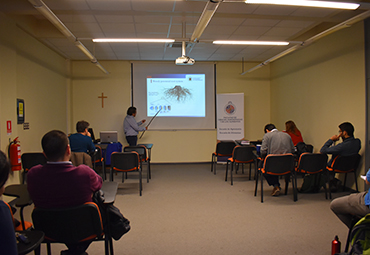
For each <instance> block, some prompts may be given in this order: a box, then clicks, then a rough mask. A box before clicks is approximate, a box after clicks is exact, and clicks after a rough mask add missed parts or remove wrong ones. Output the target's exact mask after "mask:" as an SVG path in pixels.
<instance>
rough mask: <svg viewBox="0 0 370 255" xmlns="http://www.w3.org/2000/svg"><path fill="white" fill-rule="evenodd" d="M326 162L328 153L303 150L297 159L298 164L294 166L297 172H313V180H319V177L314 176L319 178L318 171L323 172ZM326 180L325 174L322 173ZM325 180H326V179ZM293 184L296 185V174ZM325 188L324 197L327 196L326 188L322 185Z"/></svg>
mask: <svg viewBox="0 0 370 255" xmlns="http://www.w3.org/2000/svg"><path fill="white" fill-rule="evenodd" d="M327 162H328V155H326V154H323V153H309V152H305V153H302V154H301V156H300V157H299V160H298V165H297V167H296V168H295V171H296V173H297V174H299V173H300V174H303V175H305V174H314V175H315V181H318V182H320V179H319V180H317V179H316V178H317V177H319V178H321V177H322V176H321V175H319V174H320V173H325V170H326V165H327ZM324 178H325V180H326V175H324ZM326 181H327V180H326ZM295 186H296V187H298V186H297V176H296V178H295ZM324 189H325V197H326V198H327V189H326V185H324Z"/></svg>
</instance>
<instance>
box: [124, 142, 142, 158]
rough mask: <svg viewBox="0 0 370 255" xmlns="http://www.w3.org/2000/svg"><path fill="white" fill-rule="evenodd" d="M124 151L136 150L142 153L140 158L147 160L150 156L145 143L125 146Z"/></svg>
mask: <svg viewBox="0 0 370 255" xmlns="http://www.w3.org/2000/svg"><path fill="white" fill-rule="evenodd" d="M123 151H124V152H131V151H136V152H137V153H139V155H140V159H142V160H144V161H146V160H148V156H147V153H146V147H145V146H144V145H137V146H125V147H124V148H123Z"/></svg>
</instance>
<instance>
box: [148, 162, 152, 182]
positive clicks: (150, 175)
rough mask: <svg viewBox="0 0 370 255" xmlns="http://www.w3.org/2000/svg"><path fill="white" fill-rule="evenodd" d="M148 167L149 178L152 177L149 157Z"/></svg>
mask: <svg viewBox="0 0 370 255" xmlns="http://www.w3.org/2000/svg"><path fill="white" fill-rule="evenodd" d="M148 167H149V179H152V169H151V168H150V159H149V160H148Z"/></svg>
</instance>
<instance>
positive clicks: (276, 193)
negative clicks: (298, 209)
mask: <svg viewBox="0 0 370 255" xmlns="http://www.w3.org/2000/svg"><path fill="white" fill-rule="evenodd" d="M280 190H281V189H280V187H279V186H276V187H274V189H273V190H272V193H271V196H274V197H277V196H279V195H280Z"/></svg>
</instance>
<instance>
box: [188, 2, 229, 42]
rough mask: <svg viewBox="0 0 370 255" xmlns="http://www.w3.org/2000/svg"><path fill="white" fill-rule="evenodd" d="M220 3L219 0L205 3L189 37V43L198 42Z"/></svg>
mask: <svg viewBox="0 0 370 255" xmlns="http://www.w3.org/2000/svg"><path fill="white" fill-rule="evenodd" d="M221 2H222V1H221V0H210V1H208V2H207V4H206V6H205V7H204V9H203V12H202V14H201V16H200V18H199V20H198V23H197V25H196V26H195V28H194V31H193V34H192V35H191V37H190V42H197V41H199V38H200V36H201V35H202V34H203V32H204V29H206V27H207V25H208V23H209V22H210V21H211V19H212V17H213V15H214V14H215V12H216V10H217V8H218V6H219V5H220V3H221Z"/></svg>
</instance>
